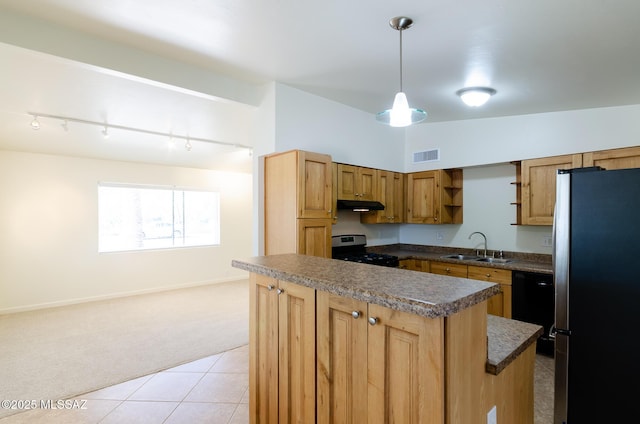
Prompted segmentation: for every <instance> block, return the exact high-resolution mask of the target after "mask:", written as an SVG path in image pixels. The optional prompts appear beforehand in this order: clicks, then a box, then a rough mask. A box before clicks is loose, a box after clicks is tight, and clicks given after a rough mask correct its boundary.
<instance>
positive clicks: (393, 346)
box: [232, 254, 542, 424]
mask: <svg viewBox="0 0 640 424" xmlns="http://www.w3.org/2000/svg"><path fill="white" fill-rule="evenodd" d="M232 265H233V266H234V267H237V268H240V269H244V270H246V271H249V272H250V273H251V274H250V278H251V282H252V286H251V296H250V302H251V317H250V416H251V422H252V423H270V422H274V423H275V422H304V423H313V422H322V423H324V422H353V423H367V422H368V423H376V422H381V423H382V422H402V423H412V422H413V423H441V424H444V423H447V424H453V423H461V424H462V423H465V424H466V423H485V422H487V414H488V413H489V412H490V411H491V410H492V409H494V408H495V411H496V417H497V422H498V423H503V424H507V423H510V424H511V423H515V424H517V423H528V424H530V423H533V367H534V360H535V343H536V339H537V337H539V335H540V333H541V331H542V328H541V327H540V326H537V325H533V324H527V323H522V322H518V321H513V320H508V319H503V318H498V317H490V316H488V315H487V312H486V311H487V307H486V302H487V299H488V298H490V297H491V296H493V295H495V294H496V293H497V291H498V286H497V285H496V284H492V283H487V282H483V281H477V280H468V279H466V278H454V277H448V276H443V275H435V274H429V273H420V272H415V271H408V270H402V269H396V268H387V267H378V266H372V265H366V264H359V263H353V262H345V261H338V260H333V259H325V258H319V257H312V256H304V255H296V254H285V255H273V256H262V257H253V258H249V259H246V260H234V261H233V262H232Z"/></svg>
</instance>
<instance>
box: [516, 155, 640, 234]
mask: <svg viewBox="0 0 640 424" xmlns="http://www.w3.org/2000/svg"><path fill="white" fill-rule="evenodd" d="M513 164H514V165H515V166H516V181H514V182H513V183H512V184H514V185H515V186H516V201H515V202H513V203H512V204H513V205H515V206H516V222H515V225H553V210H554V207H555V201H556V176H557V171H558V169H571V168H582V167H590V166H599V167H602V168H604V169H608V170H612V169H627V168H640V147H626V148H621V149H611V150H600V151H595V152H585V153H576V154H572V155H564V156H553V157H548V158H540V159H529V160H523V161H517V162H513Z"/></svg>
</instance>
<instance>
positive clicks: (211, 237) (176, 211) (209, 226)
mask: <svg viewBox="0 0 640 424" xmlns="http://www.w3.org/2000/svg"><path fill="white" fill-rule="evenodd" d="M98 227H99V232H98V250H99V251H100V252H119V251H127V250H144V249H163V248H175V247H190V246H210V245H218V244H220V193H216V192H211V191H197V190H178V189H175V188H164V187H139V186H131V185H118V184H104V183H101V184H99V185H98Z"/></svg>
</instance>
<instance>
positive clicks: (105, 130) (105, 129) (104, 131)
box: [102, 125, 109, 138]
mask: <svg viewBox="0 0 640 424" xmlns="http://www.w3.org/2000/svg"><path fill="white" fill-rule="evenodd" d="M102 136H103V137H104V138H109V127H107V126H106V125H105V126H104V129H103V130H102Z"/></svg>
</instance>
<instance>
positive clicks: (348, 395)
mask: <svg viewBox="0 0 640 424" xmlns="http://www.w3.org/2000/svg"><path fill="white" fill-rule="evenodd" d="M316 307H317V344H318V358H317V379H318V382H317V388H318V423H335V424H338V423H340V424H359V423H366V422H367V330H368V329H367V317H366V311H367V304H366V303H365V302H362V301H358V300H355V299H349V298H344V297H340V296H336V295H332V294H329V293H327V292H318V293H317V306H316Z"/></svg>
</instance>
